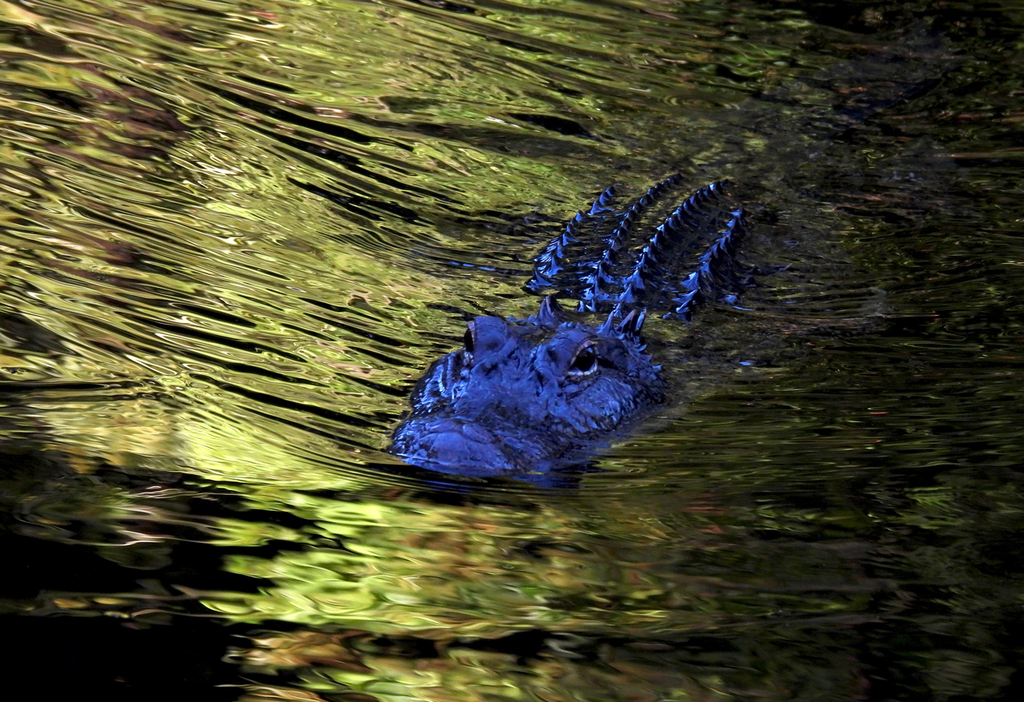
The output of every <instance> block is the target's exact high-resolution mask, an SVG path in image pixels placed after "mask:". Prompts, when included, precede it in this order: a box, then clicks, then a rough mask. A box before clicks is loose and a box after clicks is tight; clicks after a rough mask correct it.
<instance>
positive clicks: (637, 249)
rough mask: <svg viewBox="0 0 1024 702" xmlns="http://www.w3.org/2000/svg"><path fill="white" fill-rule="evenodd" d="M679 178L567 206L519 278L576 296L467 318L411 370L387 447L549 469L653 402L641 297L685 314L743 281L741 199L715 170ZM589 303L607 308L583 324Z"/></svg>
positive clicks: (501, 466) (432, 464)
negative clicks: (411, 382)
mask: <svg viewBox="0 0 1024 702" xmlns="http://www.w3.org/2000/svg"><path fill="white" fill-rule="evenodd" d="M681 181H682V178H681V176H679V175H673V176H670V177H669V178H666V179H665V180H663V181H662V182H660V183H658V184H657V185H654V186H653V187H651V188H650V189H648V191H647V192H646V193H644V194H643V195H642V196H641V197H639V198H638V199H637V200H635V201H633V202H632V203H630V204H628V205H626V206H624V207H616V206H615V205H616V192H615V188H614V187H611V188H608V189H607V190H606V191H604V192H603V193H601V195H600V196H599V197H598V198H597V199H596V200H595V201H594V202H593V204H591V206H590V208H589V209H588V210H587V211H586V212H583V211H580V212H577V214H576V215H575V216H574V217H573V218H572V219H571V220H570V221H569V223H568V224H566V226H565V229H564V230H563V231H562V232H561V233H560V234H559V235H557V236H556V237H555V238H554V239H553V240H552V241H551V242H550V243H549V244H548V245H547V246H546V247H545V248H544V249H543V250H542V251H541V252H540V254H538V255H537V257H536V258H535V259H534V264H535V265H534V273H533V277H532V278H531V279H530V282H529V283H528V284H527V288H528V289H530V290H532V291H545V290H555V291H556V294H558V295H561V296H563V297H565V298H569V299H574V300H576V313H567V312H565V311H563V310H562V308H561V307H560V306H559V304H558V303H557V302H556V301H555V299H556V294H550V295H548V296H546V297H544V299H543V301H542V302H541V305H540V308H539V310H538V312H537V313H536V314H534V315H531V316H530V317H527V318H526V319H515V318H512V319H509V320H504V319H500V318H497V317H490V316H479V317H477V318H476V319H474V320H473V321H472V322H470V323H469V325H468V327H467V330H466V334H465V337H464V344H463V347H462V348H461V349H457V350H455V351H452V352H451V353H449V354H447V355H445V356H444V357H442V358H441V359H440V360H438V361H437V362H435V363H434V364H433V365H432V366H431V367H430V369H429V370H428V371H427V373H426V374H425V375H424V376H423V378H422V379H420V381H419V383H418V384H417V386H416V389H415V390H414V391H413V394H412V397H411V400H410V402H411V405H412V411H411V413H410V415H409V417H408V418H407V419H406V420H405V421H403V422H402V423H401V425H399V427H398V428H397V429H396V430H395V433H394V435H393V437H392V438H393V441H392V445H391V448H390V451H391V452H392V453H394V454H395V455H397V456H399V457H401V458H403V459H404V460H405V461H406V462H408V463H410V464H413V465H415V466H418V467H421V468H427V469H431V470H438V471H443V472H448V473H457V474H462V475H482V476H493V475H514V476H523V475H527V474H530V473H547V472H549V471H552V470H556V469H560V468H566V467H568V466H573V465H579V464H581V463H585V462H586V461H587V460H589V459H590V458H592V457H593V455H594V453H595V452H596V451H598V450H600V449H601V448H603V447H606V446H608V445H609V443H610V442H611V441H612V440H614V439H615V438H618V437H621V436H622V435H623V434H624V433H625V432H626V431H628V429H629V428H630V427H631V426H632V425H633V424H634V423H635V422H636V421H637V420H638V419H640V418H642V417H643V416H644V415H645V414H646V412H647V411H648V410H650V409H651V408H653V407H656V406H657V405H659V404H661V403H662V402H663V401H664V381H663V379H662V376H661V372H660V371H661V368H660V366H658V365H656V364H655V363H654V361H653V360H652V359H651V357H650V356H649V355H648V354H646V353H645V346H644V344H643V341H642V339H641V328H642V326H643V322H644V319H645V317H646V315H647V311H648V309H650V310H654V311H657V312H659V313H660V314H663V315H664V316H666V317H676V318H680V319H683V320H689V319H690V317H691V316H692V314H693V313H694V311H695V309H696V308H697V307H698V306H699V305H701V304H702V303H706V302H709V301H713V300H715V299H717V298H721V297H725V298H731V297H733V296H734V295H736V294H737V290H738V288H739V287H740V285H741V280H740V276H739V275H738V274H739V273H740V271H739V270H738V267H737V266H736V264H735V260H734V249H735V246H736V244H737V242H738V239H739V238H740V236H741V235H742V233H743V230H744V226H745V225H744V217H743V212H742V210H741V209H739V208H730V207H728V206H727V202H728V199H727V197H726V196H725V183H723V182H715V183H711V184H709V185H706V186H704V187H702V188H700V189H699V190H697V191H696V192H695V193H693V194H692V195H690V196H689V197H687V198H685V199H683V200H682V201H681V202H680V201H679V199H678V198H677V199H675V200H673V199H671V197H670V196H672V195H673V194H676V195H678V193H677V191H678V190H679V186H680V183H681ZM580 313H582V314H580ZM587 313H591V314H587ZM592 313H600V314H602V315H606V316H605V317H604V319H603V321H599V322H598V323H596V324H590V323H587V320H588V318H591V317H593V314H592Z"/></svg>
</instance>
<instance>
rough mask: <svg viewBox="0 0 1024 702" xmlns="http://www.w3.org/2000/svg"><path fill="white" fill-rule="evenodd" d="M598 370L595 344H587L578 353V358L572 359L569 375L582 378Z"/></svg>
mask: <svg viewBox="0 0 1024 702" xmlns="http://www.w3.org/2000/svg"><path fill="white" fill-rule="evenodd" d="M595 370H597V351H595V350H594V347H593V346H586V347H584V348H582V349H580V351H579V353H577V354H576V358H574V359H572V364H571V365H570V366H569V375H570V376H572V377H574V378H581V377H583V376H585V375H590V374H591V373H593V372H594V371H595Z"/></svg>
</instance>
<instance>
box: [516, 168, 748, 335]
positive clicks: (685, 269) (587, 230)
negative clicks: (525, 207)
mask: <svg viewBox="0 0 1024 702" xmlns="http://www.w3.org/2000/svg"><path fill="white" fill-rule="evenodd" d="M681 182H682V176H680V175H679V174H675V175H672V176H669V177H668V178H666V179H665V180H663V181H661V182H660V183H658V184H656V185H653V186H651V187H650V188H648V190H647V192H646V193H644V194H643V195H642V196H641V197H640V198H638V199H637V200H635V201H633V202H632V203H630V204H628V206H626V207H624V208H622V209H617V208H616V207H615V202H616V199H617V198H616V188H615V187H614V186H612V187H610V188H608V189H607V190H605V191H604V192H603V193H601V195H600V196H599V197H598V198H597V199H596V200H594V202H593V204H591V206H590V208H589V210H588V211H587V212H586V213H584V212H582V211H580V212H577V213H576V215H575V216H574V217H573V218H572V219H571V220H569V223H568V224H567V225H566V226H565V230H564V231H563V232H562V233H561V234H559V235H558V236H556V237H555V238H554V239H552V241H551V243H549V244H548V245H547V246H546V247H545V248H544V250H543V251H541V253H540V254H538V255H537V257H536V258H534V273H533V278H531V279H530V282H529V283H528V284H527V288H528V289H530V290H534V291H539V290H544V289H555V290H558V291H560V292H561V293H562V294H563V295H565V296H568V297H571V298H575V299H576V300H577V301H578V302H577V309H578V310H579V311H586V312H612V313H613V314H615V315H616V316H618V315H619V314H620V313H622V311H623V310H629V309H635V308H640V309H646V308H652V309H655V310H662V311H665V312H666V314H665V316H668V317H671V316H674V317H679V318H682V319H686V320H689V319H690V317H691V316H692V314H693V311H694V309H695V308H696V307H697V306H698V305H699V304H700V303H702V302H705V301H707V300H708V299H711V298H714V297H717V296H722V295H725V294H729V292H730V291H733V290H735V289H736V288H737V287H738V283H739V282H740V281H739V280H738V278H737V276H736V273H737V271H736V267H735V265H734V260H733V256H732V254H733V247H734V246H735V243H736V240H737V238H738V237H739V236H740V234H741V233H742V230H743V227H744V217H743V210H742V209H739V208H737V209H730V208H729V207H727V206H726V205H727V202H728V201H727V199H726V198H725V197H724V191H725V187H726V185H727V184H726V182H724V181H719V182H714V183H710V184H709V185H705V186H704V187H702V188H700V189H699V190H697V191H696V192H695V193H693V194H692V195H690V196H689V197H688V198H686V199H685V200H683V201H682V202H679V201H678V197H677V198H676V199H673V198H672V196H673V195H676V196H678V190H679V185H680V183H681ZM669 203H671V204H669ZM676 203H678V204H676ZM666 204H669V206H668V207H666ZM673 205H674V207H673ZM666 210H668V211H666Z"/></svg>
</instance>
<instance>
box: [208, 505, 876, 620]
mask: <svg viewBox="0 0 1024 702" xmlns="http://www.w3.org/2000/svg"><path fill="white" fill-rule="evenodd" d="M675 507H676V508H677V509H678V505H675ZM291 508H292V509H293V510H295V511H298V512H300V513H306V514H308V515H310V519H312V520H315V522H316V527H315V528H313V529H310V530H309V533H308V534H307V535H306V538H307V539H308V541H309V542H310V543H311V544H314V545H313V546H310V547H300V548H297V549H284V550H282V551H280V552H279V553H277V554H276V555H275V556H273V557H272V558H269V559H268V558H262V557H256V556H245V555H238V556H235V557H232V558H231V559H230V560H229V562H228V569H229V570H231V571H232V572H235V573H240V574H245V575H249V576H253V577H257V578H260V579H263V580H268V581H271V582H273V583H274V586H273V587H270V588H266V589H264V590H262V591H261V592H260V593H256V594H241V593H237V594H231V593H219V594H216V595H214V596H208V597H207V598H206V600H205V601H206V604H207V606H208V607H210V608H211V609H212V610H214V611H217V612H221V613H224V614H227V615H229V616H230V617H231V618H233V619H237V620H241V621H248V622H263V621H266V620H268V619H279V620H284V621H290V622H297V623H302V624H307V625H309V624H312V625H318V626H322V625H330V626H340V627H345V628H354V629H359V630H363V631H371V632H377V633H382V634H390V635H409V634H416V635H417V636H421V637H427V638H432V639H438V640H445V639H451V638H452V637H453V636H465V635H473V636H478V637H486V638H494V637H500V636H504V635H507V634H509V633H512V632H515V631H522V630H526V629H532V628H543V629H548V630H552V629H553V630H562V631H573V632H578V633H583V632H603V633H610V632H613V631H614V632H619V633H620V634H623V635H627V634H628V635H652V634H656V633H658V632H666V631H676V632H678V631H686V630H705V629H709V628H715V627H718V626H721V625H723V624H727V623H735V622H744V621H754V620H758V619H760V618H764V617H768V616H773V615H774V616H777V615H778V614H779V613H780V612H790V613H792V614H794V615H797V616H807V615H812V614H813V615H821V614H837V613H840V612H847V613H849V612H856V611H858V610H859V609H860V608H861V607H862V606H863V601H864V597H866V595H867V593H869V592H870V591H872V589H873V588H874V586H873V585H872V584H871V583H869V582H865V584H864V585H863V587H860V588H852V589H849V591H848V592H846V593H844V594H842V595H838V594H836V593H831V594H829V595H828V596H826V597H823V598H819V597H818V596H816V595H812V594H810V593H809V592H807V591H803V590H802V589H801V588H800V587H799V586H795V585H794V584H793V583H792V582H791V583H790V584H789V585H787V586H786V587H783V588H779V589H778V590H777V591H775V592H771V589H772V588H773V585H772V582H773V581H774V577H775V576H774V573H773V572H772V569H773V568H774V567H777V566H778V565H779V564H780V563H782V562H784V561H785V560H788V559H787V558H786V556H785V555H784V551H780V550H778V549H775V550H773V553H772V558H773V559H774V560H775V563H774V564H770V563H768V562H766V561H762V559H760V558H755V559H754V561H752V562H750V563H749V564H748V567H749V566H755V567H756V568H757V569H758V571H759V572H758V573H757V574H756V575H754V577H753V578H745V579H744V580H746V581H745V582H743V581H737V580H735V579H730V578H729V576H728V575H727V573H728V567H734V566H735V565H736V563H737V559H741V560H745V559H749V558H750V556H751V555H752V554H750V553H746V554H743V553H742V552H741V551H737V550H736V549H735V546H734V545H733V544H730V543H729V542H730V541H731V539H727V540H719V539H716V538H714V537H713V536H709V535H708V534H706V533H702V532H701V531H700V529H701V527H711V526H713V524H711V523H709V520H708V519H707V517H705V516H702V515H699V514H695V515H693V520H692V523H691V524H690V526H689V529H692V530H693V533H692V536H691V538H689V539H687V541H686V542H685V543H680V542H678V541H676V542H674V543H659V541H658V538H659V537H661V536H663V535H664V531H663V529H662V528H661V527H660V526H658V525H657V523H656V519H655V517H654V516H653V515H652V514H651V513H648V514H645V515H643V518H642V519H637V520H632V519H630V518H628V517H624V516H623V514H622V513H620V512H617V510H616V505H615V502H614V501H613V502H611V503H609V504H607V505H605V506H604V507H603V508H602V511H601V514H602V515H606V516H596V515H593V516H589V517H588V516H584V515H582V514H579V513H575V512H574V511H573V510H567V509H566V508H565V506H564V505H561V506H560V507H559V508H557V509H556V508H552V507H544V506H537V507H535V508H533V509H528V510H527V509H514V508H507V507H506V508H503V509H500V510H495V509H494V508H491V507H486V506H480V507H474V506H467V507H459V508H455V507H445V506H440V505H421V504H417V503H415V502H409V503H405V502H393V503H381V502H376V501H374V502H364V501H360V502H345V501H330V500H324V499H319V498H314V497H311V496H302V495H295V496H293V498H292V502H291ZM613 515H614V517H613ZM598 524H600V525H601V528H602V529H603V530H604V533H603V534H601V535H600V536H597V532H596V526H597V525H598ZM616 535H618V536H616ZM609 539H610V541H609ZM618 539H621V542H620V543H618V544H617V540H618ZM339 542H340V543H339ZM638 542H639V543H643V544H644V549H643V550H642V551H638V550H637V543H638ZM793 555H795V554H791V556H790V558H791V557H792V556H793ZM827 555H828V554H827V552H826V551H822V550H818V549H813V548H812V549H807V550H805V552H804V554H802V555H801V556H799V557H798V559H797V561H794V562H793V565H797V564H798V563H799V562H800V561H801V560H803V561H805V562H808V563H810V562H813V563H814V567H815V568H817V569H819V571H820V569H821V568H822V567H823V566H825V565H826V563H828V567H830V568H833V569H835V568H838V569H839V571H840V572H842V571H843V570H845V567H844V566H843V565H842V563H841V562H840V561H835V559H834V558H831V557H830V558H829V559H828V560H822V557H823V556H827ZM829 560H831V561H832V562H831V563H829ZM688 563H692V565H688ZM813 577H814V578H815V579H816V578H817V577H819V576H813ZM811 587H812V586H811V585H808V586H807V589H811ZM765 588H768V591H766V590H765ZM210 595H213V593H210Z"/></svg>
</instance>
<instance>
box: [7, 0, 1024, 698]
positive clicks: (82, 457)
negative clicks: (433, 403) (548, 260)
mask: <svg viewBox="0 0 1024 702" xmlns="http://www.w3.org/2000/svg"><path fill="white" fill-rule="evenodd" d="M1022 26H1024V25H1022V17H1021V14H1020V9H1019V8H1018V7H1017V6H1016V5H1014V4H1011V3H1005V4H1000V3H990V4H987V5H985V6H984V7H977V6H973V5H969V4H963V5H961V4H956V3H941V4H939V3H937V4H935V5H934V6H932V5H929V4H916V5H906V6H904V5H892V4H887V3H871V2H863V3H850V4H827V3H819V4H810V5H807V4H796V3H788V2H776V3H756V2H739V3H731V4H722V3H715V2H676V1H664V2H653V1H651V2H589V3H583V2H569V1H559V2H528V1H523V2H492V1H485V2H479V3H474V4H468V3H454V2H447V1H446V0H440V1H438V2H434V1H433V0H424V1H423V2H404V1H400V0H396V1H394V2H383V1H382V2H350V1H347V0H319V1H316V2H288V1H283V0H274V1H269V0H268V1H267V2H261V3H258V4H253V3H243V2H220V1H215V0H182V1H180V2H158V1H156V0H146V1H137V0H120V1H119V0H95V1H93V0H60V1H59V2H58V1H56V0H55V1H53V2H43V1H40V2H33V1H30V0H21V1H19V2H9V1H8V2H0V141H2V146H0V190H2V195H0V265H2V269H0V270H2V271H3V272H2V273H0V378H2V383H3V385H2V387H0V402H2V405H0V451H2V456H0V460H2V468H0V481H2V485H3V490H2V491H0V495H2V501H3V510H2V512H0V514H2V521H0V525H2V528H0V539H2V543H3V545H4V549H3V552H4V554H5V556H4V561H5V563H4V565H5V568H4V571H5V572H6V573H8V576H7V578H6V579H5V582H6V587H5V588H4V590H3V591H2V594H0V606H2V608H3V612H4V613H5V617H4V619H5V626H6V627H7V630H8V631H9V632H10V634H9V637H8V638H9V640H11V641H12V642H14V644H15V647H16V649H17V652H16V653H15V654H13V655H10V657H9V661H10V663H11V666H10V668H9V669H10V670H11V671H12V673H13V674H14V675H18V673H19V672H21V671H24V672H22V673H21V675H23V676H25V677H27V678H29V679H30V680H36V679H39V680H43V681H45V680H48V679H51V678H54V677H55V676H56V677H57V678H61V679H74V680H76V681H77V682H76V685H75V688H74V690H73V691H72V690H71V689H69V690H68V694H69V695H70V694H75V693H79V694H80V693H81V692H83V691H85V690H90V691H92V690H95V691H96V692H97V694H102V695H105V696H106V697H107V698H108V699H120V698H125V699H129V698H130V699H138V698H139V697H140V696H143V695H145V696H147V697H149V698H151V699H163V698H167V699H170V698H179V697H180V696H181V695H194V696H195V695H198V696H200V698H202V699H206V698H225V699H244V700H264V699H266V700H269V699H281V698H286V699H304V700H317V699H323V700H342V699H360V700H382V701H388V702H390V701H392V700H399V699H401V698H415V699H431V700H434V699H436V700H442V699H443V700H453V699H458V700H463V699H465V700H474V699H484V698H490V699H495V698H497V699H505V698H508V699H543V700H569V699H577V700H626V699H628V700H652V701H654V700H662V699H688V698H698V699H725V698H731V699H736V698H751V699H753V698H756V699H780V700H782V699H922V698H927V699H943V700H946V699H967V698H1013V697H1014V696H1015V695H1014V693H1015V692H1016V693H1019V692H1020V688H1021V681H1022V679H1021V676H1020V672H1019V670H1020V663H1021V649H1020V646H1019V643H1018V642H1017V640H1018V639H1019V636H1015V635H1014V633H1015V632H1018V633H1019V631H1020V629H1021V624H1022V621H1021V614H1020V612H1021V604H1022V601H1021V594H1020V592H1021V589H1020V582H1021V577H1022V575H1024V563H1022V559H1021V550H1020V547H1019V545H1018V544H1019V540H1020V539H1019V535H1020V529H1021V525H1022V523H1024V522H1022V509H1024V496H1022V482H1021V472H1020V456H1021V455H1022V446H1021V444H1022V441H1021V430H1020V426H1021V425H1022V419H1024V418H1022V416H1021V411H1020V408H1021V406H1022V405H1021V394H1022V389H1021V388H1022V386H1021V383H1020V382H1019V379H1018V378H1019V376H1018V374H1019V370H1020V368H1021V353H1022V352H1021V349H1022V346H1021V344H1022V339H1024V336H1022V331H1021V329H1022V326H1021V324H1022V319H1021V315H1020V306H1019V304H1018V302H1017V301H1018V299H1019V296H1020V293H1021V290H1022V287H1024V279H1022V275H1021V271H1022V265H1024V254H1022V250H1021V246H1020V243H1019V242H1020V234H1021V220H1022V214H1021V212H1022V210H1021V202H1022V201H1024V198H1022V181H1021V178H1020V175H1019V171H1020V162H1021V153H1022V152H1021V150H1020V143H1021V124H1022V122H1024V113H1022V112H1021V109H1020V99H1021V96H1022V95H1024V93H1022V91H1024V88H1022V84H1024V83H1022V76H1021V69H1020V62H1019V60H1018V57H1019V53H1020V41H1021V28H1022ZM673 172H680V173H681V174H682V175H683V176H684V178H685V179H686V180H687V182H689V183H692V184H693V186H694V187H697V186H699V185H701V184H703V183H706V182H708V181H710V180H714V179H719V178H729V179H730V180H731V181H732V182H733V183H734V186H733V188H734V192H735V194H736V195H737V196H738V197H740V198H742V199H743V201H744V202H745V203H747V209H748V211H749V213H750V217H751V222H752V225H751V234H750V236H749V237H748V238H747V240H746V241H745V244H744V249H743V256H744V258H745V260H746V261H747V262H749V263H750V264H752V265H755V266H758V267H759V268H760V269H761V270H763V271H765V274H764V275H762V276H761V277H760V278H759V279H758V283H757V286H756V287H754V288H753V289H751V290H749V291H747V293H746V294H745V295H744V297H743V299H742V300H741V304H739V305H738V306H737V307H734V308H730V307H728V306H725V305H721V306H716V307H713V308H710V309H706V310H703V311H702V312H701V314H700V315H699V316H698V319H697V320H696V321H695V322H694V324H692V325H690V326H687V325H683V324H680V323H678V322H668V321H664V322H662V321H660V320H652V321H651V322H650V323H649V324H648V326H647V327H646V331H647V332H648V334H649V335H650V336H651V343H652V349H653V350H655V351H656V352H657V353H658V354H659V356H660V357H661V358H663V359H665V361H666V368H667V369H669V371H670V373H671V374H672V378H673V382H674V383H675V387H676V388H677V390H676V393H677V394H676V396H675V397H676V401H675V402H673V403H671V404H670V405H668V406H666V407H665V408H664V410H662V411H661V412H659V415H658V416H657V417H655V418H653V420H652V422H651V423H650V426H649V427H647V431H645V432H640V433H638V434H637V435H636V436H634V437H631V438H630V439H628V440H627V441H624V442H622V443H621V444H619V445H617V446H615V447H613V448H612V449H611V451H610V452H609V453H608V454H607V455H605V456H602V457H601V458H600V459H599V460H598V461H597V462H596V465H595V466H594V470H593V471H592V472H589V473H585V474H582V475H577V476H572V477H571V479H566V480H564V481H552V482H550V483H547V484H535V483H534V484H531V483H524V482H521V481H511V480H509V481H492V482H483V483H478V482H458V481H454V480H451V479H448V478H446V477H445V476H439V475H430V474H424V473H416V472H413V471H410V470H407V469H406V468H405V467H403V466H402V465H401V464H400V463H399V462H398V461H396V460H395V459H393V458H391V457H390V456H388V455H387V454H386V453H385V452H384V449H385V448H386V446H387V444H388V436H389V433H390V431H391V430H392V429H393V428H394V427H395V426H396V424H397V423H398V422H399V420H400V418H401V416H402V413H403V412H404V411H405V408H406V397H407V395H408V393H409V391H410V389H411V387H412V385H413V383H414V382H415V379H416V378H417V377H418V376H419V375H420V374H421V373H422V372H423V371H424V370H425V369H426V368H427V366H428V365H429V363H430V362H431V361H432V360H434V359H435V358H437V357H438V356H440V355H441V354H443V353H445V352H447V351H449V350H450V349H452V348H454V347H456V346H457V345H458V344H459V340H460V339H461V336H462V333H463V331H464V328H465V327H464V324H465V320H466V318H467V317H468V316H470V315H473V314H479V313H486V314H497V315H502V316H508V315H520V316H521V315H525V314H529V313H531V312H532V311H534V310H535V309H536V305H537V298H536V297H534V296H531V295H530V294H529V293H527V292H525V291H524V290H523V288H522V286H523V284H524V283H525V282H526V281H527V280H528V278H529V275H530V272H531V257H532V256H533V255H534V253H535V252H536V251H537V249H538V248H539V246H540V245H542V244H543V243H544V242H545V241H546V238H547V237H550V235H551V233H552V232H553V231H554V230H555V229H556V228H557V227H558V226H559V223H560V222H562V221H564V220H565V219H566V218H567V217H569V216H571V214H572V213H574V212H575V211H576V209H578V208H580V207H583V206H584V205H585V204H586V203H588V202H589V201H590V200H591V199H592V198H593V196H594V195H595V194H596V193H598V192H600V191H601V190H603V189H604V188H605V187H607V186H608V185H609V184H611V183H619V184H621V185H622V187H623V189H624V190H625V191H634V192H640V191H642V189H644V188H646V186H647V185H649V184H651V183H653V182H655V181H657V180H660V179H661V178H663V177H664V176H665V175H667V174H669V173H673ZM40 684H42V683H40Z"/></svg>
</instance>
